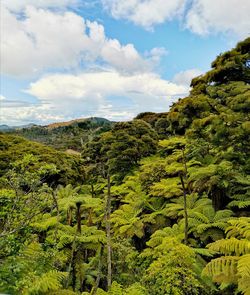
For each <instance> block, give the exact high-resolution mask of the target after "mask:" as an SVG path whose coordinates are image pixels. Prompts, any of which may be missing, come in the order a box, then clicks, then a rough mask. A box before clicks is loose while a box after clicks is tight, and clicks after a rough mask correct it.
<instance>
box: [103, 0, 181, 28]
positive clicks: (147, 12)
mask: <svg viewBox="0 0 250 295" xmlns="http://www.w3.org/2000/svg"><path fill="white" fill-rule="evenodd" d="M101 1H102V4H103V6H104V8H105V9H106V10H107V11H110V13H111V15H112V16H113V17H114V18H116V19H128V20H130V21H132V22H133V23H135V24H136V25H140V26H142V27H145V28H147V29H152V27H153V26H154V25H156V24H161V23H164V22H165V21H170V20H172V19H174V18H175V17H178V16H179V15H180V14H181V13H182V12H183V8H184V4H185V2H186V0H126V1H121V0H101Z"/></svg>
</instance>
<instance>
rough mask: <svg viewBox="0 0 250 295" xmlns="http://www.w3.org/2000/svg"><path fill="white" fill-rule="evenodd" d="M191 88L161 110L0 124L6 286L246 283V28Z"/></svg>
mask: <svg viewBox="0 0 250 295" xmlns="http://www.w3.org/2000/svg"><path fill="white" fill-rule="evenodd" d="M191 87H192V89H191V92H190V95H189V96H188V97H186V98H183V99H179V100H178V101H177V102H175V103H174V104H173V105H172V106H171V108H170V110H169V112H166V113H159V114H157V113H153V112H152V113H151V112H147V113H141V114H139V115H137V117H136V118H135V119H134V120H132V121H129V122H118V123H114V122H109V121H105V120H104V121H103V120H97V121H95V120H94V121H91V120H90V121H87V122H85V123H81V124H82V126H81V124H80V123H79V122H78V123H76V122H74V123H73V125H69V126H66V127H65V126H59V127H60V128H59V129H58V126H56V128H57V129H56V131H53V132H54V133H53V132H52V131H51V130H50V131H48V129H46V130H47V131H46V132H45V131H44V130H45V129H43V128H42V127H39V128H38V129H34V128H33V127H32V128H30V129H29V128H28V129H25V130H22V131H16V132H14V131H12V132H11V134H9V133H1V134H0V205H1V209H0V292H2V293H6V294H12V295H17V294H42V295H43V294H44V295H45V294H51V295H53V294H62V295H63V294H65V295H71V294H72V295H73V294H82V295H87V294H89V295H95V294H96V295H104V294H109V295H111V294H122V295H164V294H169V295H181V294H190V295H195V294H197V295H198V294H199V295H200V294H204V295H205V294H225V295H226V294H228V295H229V294H246V295H248V294H250V176H249V172H250V157H249V142H250V141H249V136H250V120H249V110H250V38H247V39H246V40H244V41H242V42H240V43H238V44H237V45H236V47H235V48H233V49H232V50H230V51H228V52H225V53H223V54H221V55H219V56H218V57H217V58H216V59H215V61H214V62H213V63H212V67H211V70H210V71H208V72H207V73H206V74H204V75H201V76H198V77H196V78H194V79H193V80H192V83H191ZM79 124H80V125H79ZM83 125H84V126H83ZM41 134H42V136H41ZM55 134H56V135H55ZM38 135H39V136H38ZM25 137H26V138H25ZM38 137H39V138H38ZM27 138H28V139H27ZM41 138H42V140H41ZM30 139H32V140H33V141H31V140H30ZM38 139H39V140H38ZM64 139H65V140H66V141H65V142H63V143H60V141H61V140H62V141H63V140H64ZM36 140H38V141H40V142H39V143H38V142H35V141H36ZM41 142H42V143H41ZM48 145H49V146H48ZM68 148H72V149H73V150H75V151H77V152H78V153H77V154H74V155H72V154H69V153H66V150H67V149H68Z"/></svg>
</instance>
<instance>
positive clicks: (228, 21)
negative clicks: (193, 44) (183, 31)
mask: <svg viewBox="0 0 250 295" xmlns="http://www.w3.org/2000/svg"><path fill="white" fill-rule="evenodd" d="M249 11H250V1H249V0H240V1H239V0H220V1H217V2H216V3H213V2H212V1H211V0H194V1H193V4H192V6H191V8H190V10H189V11H188V13H187V16H186V27H187V28H188V29H190V30H191V31H193V32H194V33H197V34H200V35H204V34H208V33H217V32H229V33H230V32H231V33H235V34H236V35H238V36H239V37H246V36H248V35H249V34H250V17H249Z"/></svg>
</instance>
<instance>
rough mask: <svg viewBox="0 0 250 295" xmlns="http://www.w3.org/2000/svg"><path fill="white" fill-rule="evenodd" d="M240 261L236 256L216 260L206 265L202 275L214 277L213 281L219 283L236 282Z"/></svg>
mask: <svg viewBox="0 0 250 295" xmlns="http://www.w3.org/2000/svg"><path fill="white" fill-rule="evenodd" d="M238 259H239V258H238V257H235V256H222V257H219V258H215V259H213V260H212V261H210V262H209V263H208V264H207V265H206V267H205V268H204V269H203V272H202V274H203V275H206V276H209V277H212V278H213V281H215V282H218V283H222V282H236V281H237V275H236V274H237V263H238Z"/></svg>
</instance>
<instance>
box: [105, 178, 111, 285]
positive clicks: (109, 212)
mask: <svg viewBox="0 0 250 295" xmlns="http://www.w3.org/2000/svg"><path fill="white" fill-rule="evenodd" d="M107 182H108V193H107V203H106V214H105V215H106V236H107V267H108V272H107V285H108V290H110V288H111V284H112V258H111V251H112V250H111V233H110V214H111V192H110V189H111V184H110V175H109V174H108V176H107Z"/></svg>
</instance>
